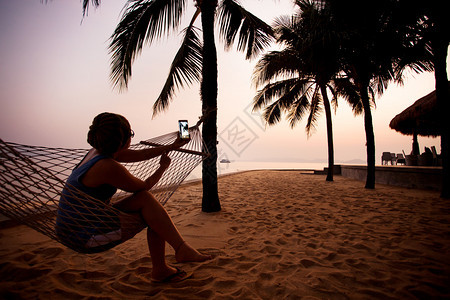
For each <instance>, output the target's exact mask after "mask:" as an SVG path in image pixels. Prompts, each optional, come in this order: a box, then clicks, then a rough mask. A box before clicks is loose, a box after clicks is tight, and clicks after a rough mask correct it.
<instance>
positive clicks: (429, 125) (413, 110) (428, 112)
mask: <svg viewBox="0 0 450 300" xmlns="http://www.w3.org/2000/svg"><path fill="white" fill-rule="evenodd" d="M449 88H450V82H449ZM437 116H438V111H437V107H436V91H433V92H431V93H429V94H428V95H426V96H424V97H422V98H420V99H419V100H417V101H416V102H414V104H413V105H411V106H410V107H408V108H407V109H405V110H404V111H402V112H401V113H399V114H398V115H396V116H395V117H394V118H393V119H392V120H391V122H390V123H389V127H391V128H392V129H394V130H396V131H399V132H401V133H403V134H406V135H422V136H433V137H437V136H440V135H441V134H442V130H443V129H442V126H441V125H440V124H439V122H438V121H439V120H438V117H437Z"/></svg>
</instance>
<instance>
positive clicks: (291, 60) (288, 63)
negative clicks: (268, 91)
mask: <svg viewBox="0 0 450 300" xmlns="http://www.w3.org/2000/svg"><path fill="white" fill-rule="evenodd" d="M297 61H298V58H297V56H296V52H295V51H291V49H284V50H282V51H271V52H269V53H267V54H265V55H264V56H263V57H261V59H260V60H259V61H258V62H257V64H256V66H255V68H254V71H253V78H252V81H253V84H254V85H255V86H256V87H258V86H260V85H262V84H265V83H267V82H269V81H271V80H272V79H276V78H277V77H297V76H298V68H297V66H296V63H297Z"/></svg>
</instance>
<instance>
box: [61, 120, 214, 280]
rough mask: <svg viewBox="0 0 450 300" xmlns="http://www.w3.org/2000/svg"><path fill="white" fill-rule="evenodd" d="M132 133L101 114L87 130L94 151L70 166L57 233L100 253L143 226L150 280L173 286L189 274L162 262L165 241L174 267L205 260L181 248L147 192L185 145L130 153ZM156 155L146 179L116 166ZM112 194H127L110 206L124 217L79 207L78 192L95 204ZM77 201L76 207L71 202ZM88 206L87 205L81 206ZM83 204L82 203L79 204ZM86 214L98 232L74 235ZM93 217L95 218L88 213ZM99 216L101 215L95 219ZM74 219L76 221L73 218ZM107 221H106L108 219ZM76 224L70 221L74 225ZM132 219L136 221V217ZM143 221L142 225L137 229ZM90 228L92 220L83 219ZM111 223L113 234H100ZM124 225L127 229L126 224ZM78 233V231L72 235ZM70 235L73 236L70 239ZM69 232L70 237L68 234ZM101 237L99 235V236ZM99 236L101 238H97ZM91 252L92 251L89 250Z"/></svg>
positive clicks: (181, 242) (178, 238) (179, 142)
mask: <svg viewBox="0 0 450 300" xmlns="http://www.w3.org/2000/svg"><path fill="white" fill-rule="evenodd" d="M133 136H134V132H133V131H132V130H131V127H130V124H129V122H128V121H127V119H125V118H124V117H123V116H121V115H117V114H113V113H102V114H99V115H98V116H96V117H95V118H94V121H93V123H92V125H91V126H90V128H89V133H88V143H89V144H90V145H91V146H92V147H93V148H92V149H91V150H90V151H89V152H88V154H87V155H86V156H85V157H84V159H83V160H82V161H81V162H80V163H79V164H78V165H77V166H76V167H75V169H74V170H73V172H72V174H71V175H70V176H69V179H68V180H67V182H66V187H65V188H64V190H63V196H62V197H61V199H60V203H59V208H58V217H57V225H56V231H57V233H58V235H59V236H60V238H61V239H62V240H64V241H65V242H66V243H72V244H73V243H75V242H76V243H82V246H83V247H86V248H90V247H92V249H100V250H104V249H107V248H111V247H113V246H114V245H116V244H118V243H120V242H122V241H125V240H127V239H129V238H131V237H132V236H134V235H135V234H136V233H137V232H139V231H140V230H142V228H144V227H148V229H147V242H148V247H149V251H150V255H151V257H152V264H153V270H152V275H151V276H152V280H153V281H155V282H176V281H181V280H184V279H186V278H188V277H189V275H188V274H187V273H186V272H184V271H182V270H180V269H178V268H174V267H171V266H169V265H168V264H167V263H166V260H165V242H168V243H169V245H171V246H172V247H173V248H174V249H175V258H176V260H177V261H178V262H192V261H194V262H201V261H205V260H208V259H210V258H211V257H210V256H208V255H203V254H201V253H200V252H198V251H197V250H195V249H194V248H192V247H191V246H190V245H189V244H188V243H186V242H185V241H184V240H183V238H182V236H181V234H180V233H179V232H178V230H177V228H176V227H175V225H174V224H173V222H172V220H171V218H170V216H169V215H168V214H167V212H166V210H165V209H164V207H163V206H162V205H161V204H160V203H159V202H158V201H157V200H156V199H155V198H154V197H153V195H152V194H151V193H150V192H148V190H149V189H151V188H152V186H154V185H155V184H156V183H157V182H158V180H159V179H160V178H161V176H162V174H163V173H164V171H165V170H166V169H167V168H168V166H169V164H170V158H169V157H168V156H167V152H169V151H171V150H175V149H177V148H179V147H181V146H183V145H184V144H186V143H187V142H188V141H185V140H181V139H177V140H176V141H175V142H174V143H173V144H171V145H167V146H161V147H157V148H148V149H142V150H131V149H129V147H130V144H131V138H132V137H133ZM157 156H161V160H160V167H159V169H157V170H156V171H155V172H154V173H153V174H152V175H151V176H149V177H148V178H147V179H145V180H141V179H139V178H136V177H134V176H133V175H132V174H131V173H130V172H129V171H128V170H127V169H126V168H125V167H124V166H123V165H122V164H120V162H137V161H142V160H147V159H150V158H153V157H157ZM117 189H121V190H124V191H127V192H131V193H132V194H131V196H128V197H125V198H123V199H121V200H119V201H118V202H116V203H114V204H113V206H114V207H115V208H117V209H118V210H120V211H122V212H125V213H126V214H123V215H120V214H119V216H117V215H115V214H114V215H108V213H106V214H105V212H104V209H103V211H101V209H99V208H98V207H91V206H89V205H92V204H87V205H88V207H87V208H85V206H83V207H82V208H80V207H81V206H80V205H79V201H80V200H79V199H80V198H82V197H77V195H78V196H79V192H78V191H82V192H83V193H85V194H87V195H89V196H92V197H93V198H95V199H98V200H100V201H103V202H105V203H109V201H110V199H111V197H112V196H113V195H114V194H115V192H116V190H117ZM77 201H78V204H76V202H77ZM85 202H88V201H85ZM83 205H86V203H83ZM83 210H85V211H86V210H89V212H90V215H94V218H96V219H97V220H98V222H99V226H98V228H95V227H96V226H94V231H96V232H93V231H92V229H89V230H86V229H85V228H84V230H79V229H83V228H81V227H85V226H84V225H83V224H85V223H84V222H85V221H86V217H84V216H82V217H80V216H81V215H82V214H81V213H80V211H81V212H82V211H83ZM92 212H94V213H92ZM133 214H134V215H135V216H136V215H137V216H138V218H137V220H138V221H135V225H133V226H131V227H130V225H129V222H126V221H129V220H126V218H128V219H129V216H130V215H133ZM100 215H101V216H100ZM77 216H78V217H77ZM107 219H108V220H107ZM74 220H75V221H74ZM135 220H136V218H135ZM139 220H142V222H143V225H138V226H136V223H139ZM88 221H89V222H90V224H92V220H88ZM103 222H109V223H113V224H116V228H115V229H116V230H114V231H111V229H110V228H111V227H110V226H109V227H108V228H109V232H107V233H105V232H102V230H101V229H99V228H100V227H101V223H103ZM127 224H128V225H127ZM77 230H78V231H77ZM74 232H77V233H76V234H74ZM70 233H71V234H70ZM102 234H103V235H102ZM99 236H102V238H103V240H105V239H106V241H102V239H101V238H98V237H99ZM92 252H95V250H94V251H92Z"/></svg>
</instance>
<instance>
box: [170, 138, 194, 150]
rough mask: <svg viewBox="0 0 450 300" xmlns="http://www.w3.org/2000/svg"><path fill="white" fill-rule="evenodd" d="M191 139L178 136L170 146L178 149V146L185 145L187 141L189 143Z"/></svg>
mask: <svg viewBox="0 0 450 300" xmlns="http://www.w3.org/2000/svg"><path fill="white" fill-rule="evenodd" d="M190 141H191V139H190V138H188V139H182V138H180V137H179V136H178V137H177V139H176V140H175V141H174V142H173V144H172V145H171V148H173V149H178V148H180V147H183V146H184V145H186V144H187V143H189V142H190Z"/></svg>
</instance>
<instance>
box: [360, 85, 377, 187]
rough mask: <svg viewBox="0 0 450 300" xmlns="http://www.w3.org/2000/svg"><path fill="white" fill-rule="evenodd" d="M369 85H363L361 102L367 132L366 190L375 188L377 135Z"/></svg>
mask: <svg viewBox="0 0 450 300" xmlns="http://www.w3.org/2000/svg"><path fill="white" fill-rule="evenodd" d="M368 86H369V85H368V84H361V90H360V93H361V101H362V104H363V107H364V128H365V131H366V147H367V149H366V151H367V177H366V186H365V188H366V189H374V188H375V135H374V133H373V123H372V111H371V109H370V102H369V94H368V92H367V90H368Z"/></svg>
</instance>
